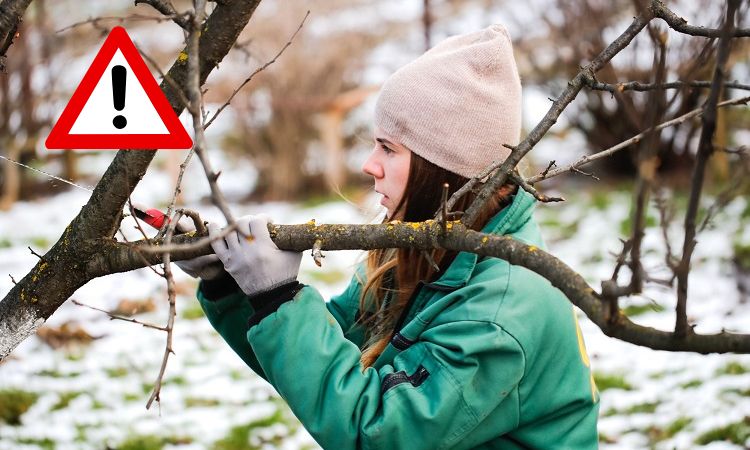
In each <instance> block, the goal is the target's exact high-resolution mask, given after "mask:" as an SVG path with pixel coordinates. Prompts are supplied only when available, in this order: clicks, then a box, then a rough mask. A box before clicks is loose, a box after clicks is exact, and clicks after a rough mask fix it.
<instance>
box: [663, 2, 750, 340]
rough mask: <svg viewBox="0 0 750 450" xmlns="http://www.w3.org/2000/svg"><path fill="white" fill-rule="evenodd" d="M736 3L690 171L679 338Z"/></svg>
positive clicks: (726, 27) (725, 29)
mask: <svg viewBox="0 0 750 450" xmlns="http://www.w3.org/2000/svg"><path fill="white" fill-rule="evenodd" d="M739 3H740V2H739V0H728V2H727V15H726V20H725V21H724V25H723V26H722V29H721V37H720V38H719V48H718V50H717V55H716V67H715V68H714V75H713V80H712V83H711V91H710V92H709V95H708V99H707V100H706V103H705V105H704V106H703V108H704V112H703V127H702V129H701V136H700V141H699V142H698V156H697V158H696V161H695V166H694V168H693V176H692V181H691V192H690V199H689V201H688V209H687V212H686V213H685V241H684V243H683V247H682V260H681V261H680V264H679V266H678V269H677V307H676V309H675V313H676V316H677V318H676V320H675V333H676V334H677V335H678V336H687V334H688V333H689V332H690V331H689V330H690V329H689V327H688V321H687V298H688V296H687V290H688V275H689V273H690V259H691V257H692V255H693V250H694V249H695V244H696V242H695V234H696V231H695V218H696V215H697V214H698V203H699V202H700V196H701V191H702V190H703V178H704V174H705V170H706V162H707V161H708V158H709V157H710V156H711V153H713V143H712V141H713V137H714V132H715V130H716V109H717V103H718V102H719V97H720V96H721V92H722V84H723V82H724V76H725V69H724V67H725V65H726V63H727V59H728V58H729V51H730V48H731V44H732V40H731V38H732V36H733V35H734V29H735V24H734V22H735V13H736V12H737V9H738V8H739Z"/></svg>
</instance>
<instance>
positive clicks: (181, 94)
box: [135, 45, 192, 151]
mask: <svg viewBox="0 0 750 450" xmlns="http://www.w3.org/2000/svg"><path fill="white" fill-rule="evenodd" d="M135 48H137V49H138V53H140V54H141V56H143V59H145V60H146V61H147V62H148V63H149V64H150V65H151V67H153V68H154V70H156V71H157V72H158V73H159V76H161V78H162V79H163V80H164V81H166V82H167V84H169V85H170V86H171V87H172V89H174V92H175V94H177V98H178V100H180V103H181V104H182V106H184V107H185V109H187V110H190V101H189V100H188V99H187V97H185V93H184V92H183V91H182V89H181V88H180V85H179V84H178V83H177V82H176V81H175V80H174V79H172V77H170V76H169V75H168V74H166V73H164V71H163V70H161V67H159V64H158V63H157V62H156V61H155V60H154V59H153V58H152V57H151V56H150V55H149V54H148V53H146V52H144V51H143V50H141V48H140V47H138V46H137V45H136V46H135ZM191 151H192V149H191Z"/></svg>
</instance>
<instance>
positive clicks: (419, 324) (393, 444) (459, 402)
mask: <svg viewBox="0 0 750 450" xmlns="http://www.w3.org/2000/svg"><path fill="white" fill-rule="evenodd" d="M534 202H535V200H534V198H533V197H532V196H530V195H529V194H527V193H526V192H524V191H523V190H519V192H518V194H516V196H515V198H514V200H513V202H512V203H511V204H510V205H509V206H508V207H506V208H504V209H503V210H502V211H501V212H500V213H498V214H497V215H496V216H495V217H494V218H493V219H492V220H491V221H490V222H489V223H488V224H487V226H486V227H485V228H484V230H483V231H484V232H488V233H496V234H508V235H511V236H513V237H514V238H515V239H518V240H519V241H522V242H525V243H527V244H530V245H536V246H539V247H543V242H542V239H541V236H540V234H539V230H538V227H537V225H536V223H535V222H534V221H533V219H532V211H533V207H534ZM202 285H203V284H201V286H202ZM360 289H361V284H360V281H358V277H354V278H353V279H352V281H351V283H350V285H349V287H348V288H347V289H346V291H345V292H344V293H342V294H341V295H339V296H336V297H334V298H333V299H331V301H330V302H325V301H324V300H323V298H322V297H321V296H320V294H319V292H318V291H317V290H316V289H315V288H313V287H310V286H305V287H303V288H302V289H301V290H300V291H299V292H298V293H297V294H296V295H295V296H294V298H293V299H292V300H290V301H287V302H285V303H283V304H281V306H279V307H278V309H277V310H276V311H275V312H273V313H271V314H270V315H268V316H267V317H265V318H263V319H261V320H260V322H259V323H257V324H255V325H253V326H251V327H250V329H249V330H248V325H247V324H248V319H250V318H251V316H252V315H253V314H254V312H253V308H252V307H251V306H250V304H249V302H248V301H247V297H246V296H245V295H244V294H243V293H242V292H241V291H235V292H233V293H231V294H229V295H226V296H223V297H221V298H219V299H217V300H215V301H212V300H209V299H208V298H207V297H206V295H205V293H204V292H203V290H202V288H201V287H199V289H198V299H199V301H200V303H201V306H202V307H203V309H204V310H205V312H206V315H207V317H208V319H209V321H210V322H211V324H212V325H213V326H214V327H215V328H216V329H217V330H218V332H219V333H220V334H221V335H222V336H223V337H224V339H225V340H226V341H227V342H228V343H229V345H230V346H231V347H232V348H233V349H234V350H235V351H236V352H237V354H238V355H239V356H240V357H241V358H242V359H243V360H244V361H245V362H246V363H247V364H248V365H249V366H250V367H251V368H252V369H253V370H254V371H255V372H257V373H258V374H259V375H260V376H262V377H264V378H265V379H266V380H268V381H269V382H270V383H271V384H272V385H273V386H274V387H275V388H276V390H277V391H278V392H279V394H280V395H281V397H283V398H284V400H286V401H287V403H288V404H289V406H290V408H291V410H292V411H293V412H294V414H295V415H296V416H297V417H298V418H299V420H300V421H301V422H302V424H303V425H304V426H305V428H306V429H307V430H308V431H309V432H310V434H311V435H312V436H313V437H314V438H315V440H316V441H317V442H318V443H319V444H320V445H321V446H322V447H323V448H326V449H337V450H338V449H359V448H362V449H389V450H390V449H399V448H403V449H410V450H416V449H444V448H457V449H471V448H486V449H490V448H498V449H518V448H538V449H593V448H597V444H598V439H597V428H596V424H597V413H598V394H597V391H596V387H595V386H594V383H593V377H592V376H591V371H590V369H589V361H588V357H587V355H586V350H585V347H584V344H583V338H582V336H581V332H580V328H579V327H578V323H577V320H576V317H575V314H574V311H573V308H572V306H571V304H570V302H569V301H568V300H567V299H566V298H565V296H564V295H563V294H562V293H561V292H560V291H559V290H557V289H556V288H554V287H553V286H552V285H551V284H550V283H549V282H548V281H547V280H545V279H544V278H542V277H541V276H539V275H537V274H535V273H533V272H531V271H529V270H527V269H525V268H523V267H519V266H513V265H510V264H508V263H507V262H506V261H504V260H501V259H497V258H478V257H477V255H475V254H473V253H459V255H458V256H457V257H456V259H455V260H454V261H453V263H452V264H451V265H450V267H449V268H448V270H446V271H445V273H444V274H443V275H442V276H441V277H440V278H439V279H438V280H436V281H435V282H432V283H429V284H424V285H422V287H421V289H420V290H419V292H418V294H417V296H416V298H415V301H414V303H413V306H412V309H411V311H410V312H409V314H408V315H407V317H406V320H405V322H404V326H403V327H402V328H401V330H400V331H399V332H398V333H397V334H396V335H395V336H394V338H393V339H392V341H391V343H390V344H389V345H388V346H387V347H386V349H385V351H384V352H383V353H382V354H381V356H380V357H379V358H378V359H377V361H376V362H375V364H374V366H373V367H370V368H367V369H366V370H365V371H364V372H362V370H361V366H360V363H359V359H360V355H361V350H360V347H361V346H362V345H363V342H362V339H363V330H362V328H361V326H359V325H353V324H354V322H355V317H356V316H357V314H358V306H359V294H360Z"/></svg>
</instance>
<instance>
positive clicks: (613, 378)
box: [594, 372, 633, 392]
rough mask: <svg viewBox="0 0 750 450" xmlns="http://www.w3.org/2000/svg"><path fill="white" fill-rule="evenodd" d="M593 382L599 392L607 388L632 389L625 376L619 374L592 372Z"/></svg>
mask: <svg viewBox="0 0 750 450" xmlns="http://www.w3.org/2000/svg"><path fill="white" fill-rule="evenodd" d="M594 382H595V383H596V387H597V388H598V389H599V392H604V391H606V390H607V389H623V390H625V391H631V390H633V386H632V385H631V384H630V383H628V382H627V381H626V380H625V377H623V376H622V375H619V374H606V373H601V372H594Z"/></svg>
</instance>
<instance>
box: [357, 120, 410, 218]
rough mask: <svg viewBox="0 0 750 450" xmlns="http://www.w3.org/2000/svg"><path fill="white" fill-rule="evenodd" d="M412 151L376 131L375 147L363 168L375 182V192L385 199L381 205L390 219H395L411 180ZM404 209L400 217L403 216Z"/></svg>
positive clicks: (381, 201)
mask: <svg viewBox="0 0 750 450" xmlns="http://www.w3.org/2000/svg"><path fill="white" fill-rule="evenodd" d="M410 163H411V151H410V150H409V149H407V148H406V147H404V146H403V145H401V144H399V143H397V142H393V141H391V140H388V139H387V138H386V137H385V136H383V135H382V134H380V133H378V130H375V147H374V148H373V149H372V152H371V153H370V156H369V157H368V158H367V161H365V163H364V165H363V166H362V172H364V173H366V174H367V175H370V176H372V178H373V179H374V181H375V192H377V193H378V194H381V195H382V196H383V198H382V199H381V200H380V204H381V205H383V206H385V208H386V210H387V215H388V218H389V219H398V218H399V217H394V216H393V214H394V212H395V209H396V207H397V206H398V204H399V203H400V202H401V199H402V198H403V197H404V191H405V190H406V182H407V181H408V179H409V165H410ZM403 210H404V208H402V209H401V213H400V214H399V215H403Z"/></svg>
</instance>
